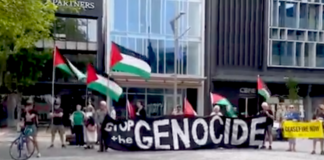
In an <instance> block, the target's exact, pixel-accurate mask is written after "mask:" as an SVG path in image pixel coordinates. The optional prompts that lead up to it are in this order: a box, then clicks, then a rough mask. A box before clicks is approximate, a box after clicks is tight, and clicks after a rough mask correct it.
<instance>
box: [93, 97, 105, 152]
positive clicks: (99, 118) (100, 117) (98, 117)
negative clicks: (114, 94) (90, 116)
mask: <svg viewBox="0 0 324 160" xmlns="http://www.w3.org/2000/svg"><path fill="white" fill-rule="evenodd" d="M107 114H108V107H107V103H106V102H105V101H101V102H100V108H99V109H98V110H97V111H96V113H95V116H94V120H95V122H96V126H97V134H98V136H97V139H98V143H99V145H100V148H99V150H98V152H103V151H104V148H105V144H104V139H102V133H101V129H102V128H101V125H102V123H103V121H104V120H105V117H106V115H107Z"/></svg>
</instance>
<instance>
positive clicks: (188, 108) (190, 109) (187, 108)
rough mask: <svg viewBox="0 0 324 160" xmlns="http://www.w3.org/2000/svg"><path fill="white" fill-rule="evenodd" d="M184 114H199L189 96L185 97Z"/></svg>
mask: <svg viewBox="0 0 324 160" xmlns="http://www.w3.org/2000/svg"><path fill="white" fill-rule="evenodd" d="M183 114H184V115H185V116H197V113H196V111H195V110H194V109H193V107H192V105H191V104H190V103H189V101H188V100H187V98H185V99H184V107H183Z"/></svg>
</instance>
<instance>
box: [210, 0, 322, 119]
mask: <svg viewBox="0 0 324 160" xmlns="http://www.w3.org/2000/svg"><path fill="white" fill-rule="evenodd" d="M323 5H324V1H321V0H308V1H306V0H304V1H300V0H217V1H213V0H207V1H206V40H205V41H206V45H205V51H206V54H207V55H206V57H209V58H205V63H206V69H205V74H206V76H207V77H208V78H207V80H206V85H205V91H206V92H209V91H212V92H215V93H219V94H221V95H223V96H225V97H227V98H228V99H229V100H230V101H231V102H232V103H233V105H235V106H237V107H238V110H239V111H240V112H242V111H244V110H245V108H246V107H247V109H248V112H249V114H250V115H253V114H255V113H256V112H257V111H258V106H259V103H260V102H259V101H260V100H259V98H258V96H257V90H256V85H257V83H256V80H257V75H260V77H261V78H262V79H263V81H264V82H265V83H266V85H267V86H268V88H269V90H270V91H271V93H272V97H271V98H270V99H269V100H268V101H269V103H270V104H271V107H272V109H273V110H274V111H276V110H278V109H279V108H282V109H284V108H285V107H286V106H287V105H289V104H294V105H296V106H297V107H298V109H299V111H300V112H301V114H302V116H303V117H304V118H306V119H309V118H311V117H312V114H313V112H314V110H315V108H316V107H317V106H318V105H319V104H321V103H324V101H323V98H322V97H323V94H322V93H321V90H322V88H323V83H324V82H323V80H322V79H323V77H324V75H323V73H324V70H323V64H322V63H323V53H322V51H323V44H324V43H323V35H324V33H323V31H324V28H323V27H324V24H323V18H324V17H323V13H324V12H323V7H324V6H323ZM291 79H293V81H295V82H297V83H298V89H299V90H298V95H299V97H300V98H299V99H298V100H296V101H295V102H292V101H290V100H289V97H290V96H289V89H288V88H287V85H286V83H287V81H288V80H291ZM208 98H209V97H206V99H208ZM205 102H206V100H205ZM207 105H208V103H206V106H207ZM207 108H210V107H207Z"/></svg>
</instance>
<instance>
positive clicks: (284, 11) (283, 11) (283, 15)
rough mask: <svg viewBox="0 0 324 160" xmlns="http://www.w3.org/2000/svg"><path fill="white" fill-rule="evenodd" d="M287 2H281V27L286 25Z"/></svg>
mask: <svg viewBox="0 0 324 160" xmlns="http://www.w3.org/2000/svg"><path fill="white" fill-rule="evenodd" d="M285 4H286V2H284V1H280V2H279V27H285V17H286V5H285Z"/></svg>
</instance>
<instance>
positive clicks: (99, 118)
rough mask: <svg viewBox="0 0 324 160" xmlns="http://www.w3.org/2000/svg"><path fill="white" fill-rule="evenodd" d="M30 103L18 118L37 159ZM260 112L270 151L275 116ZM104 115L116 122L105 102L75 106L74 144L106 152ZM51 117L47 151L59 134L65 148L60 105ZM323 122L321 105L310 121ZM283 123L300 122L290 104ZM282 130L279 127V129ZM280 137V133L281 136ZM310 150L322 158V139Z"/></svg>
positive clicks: (140, 111) (291, 147) (291, 146)
mask: <svg viewBox="0 0 324 160" xmlns="http://www.w3.org/2000/svg"><path fill="white" fill-rule="evenodd" d="M32 106H33V103H32V102H28V103H27V104H26V107H25V112H24V113H23V114H22V115H21V118H22V122H23V123H22V124H23V126H24V127H29V128H31V129H32V131H33V132H32V133H31V135H32V136H33V138H34V141H35V145H36V146H35V147H36V150H37V152H38V153H37V156H38V157H40V152H39V149H38V143H37V115H38V114H37V111H35V110H34V109H33V107H32ZM135 106H136V116H137V118H140V119H145V118H146V111H145V108H144V106H143V104H142V103H141V102H140V101H138V102H136V104H135ZM261 107H262V110H261V111H260V112H259V113H258V115H259V116H265V117H266V118H267V119H266V123H267V128H266V138H265V140H264V142H263V145H262V146H261V149H266V148H267V149H269V150H271V149H272V140H273V136H272V129H273V124H274V121H275V120H276V119H275V116H274V114H273V112H272V110H271V108H270V107H269V105H268V104H267V103H266V102H264V103H262V105H261ZM182 114H183V111H182V107H181V106H180V105H178V106H175V107H174V108H173V111H172V113H171V115H174V116H177V115H182ZM210 115H211V116H223V113H222V111H221V107H220V106H219V105H217V104H216V105H214V106H213V110H212V112H211V114H210ZM106 116H110V117H111V118H113V119H116V111H115V110H114V108H113V107H110V106H108V105H107V104H106V102H105V101H101V102H100V107H99V109H98V110H95V109H94V107H93V106H92V105H88V106H86V107H84V108H82V106H81V105H76V110H75V111H74V112H73V113H72V114H71V115H70V120H71V125H72V133H74V137H75V138H74V139H75V145H77V146H79V147H84V148H85V149H93V148H94V145H95V144H100V149H99V152H105V151H106V150H107V149H108V147H107V146H106V145H105V143H104V141H103V139H104V138H103V137H102V136H103V135H102V133H103V132H102V130H101V128H102V126H101V124H102V123H103V121H104V119H105V117H106ZM50 117H51V119H52V122H51V123H52V124H51V134H52V139H51V142H52V143H51V145H50V146H49V148H52V147H54V139H55V134H56V133H59V136H60V140H61V143H62V148H65V142H64V136H65V127H64V125H63V109H61V108H60V104H59V103H55V104H54V110H53V111H51V112H50ZM323 119H324V105H323V104H321V105H320V106H319V107H318V109H317V111H316V112H315V113H314V116H313V119H312V121H323ZM285 120H289V121H300V120H301V118H300V113H299V112H298V111H297V110H296V108H295V106H294V105H289V106H288V109H287V111H285V113H284V114H282V116H280V118H279V123H280V124H281V123H282V122H284V121H285ZM280 128H282V127H280ZM280 134H282V133H280ZM312 141H313V149H312V151H311V154H315V150H316V144H317V143H318V142H319V143H320V149H321V152H320V154H322V155H324V138H317V139H312ZM265 142H268V147H266V145H265ZM287 151H291V152H295V151H296V139H295V138H289V139H288V150H287Z"/></svg>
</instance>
